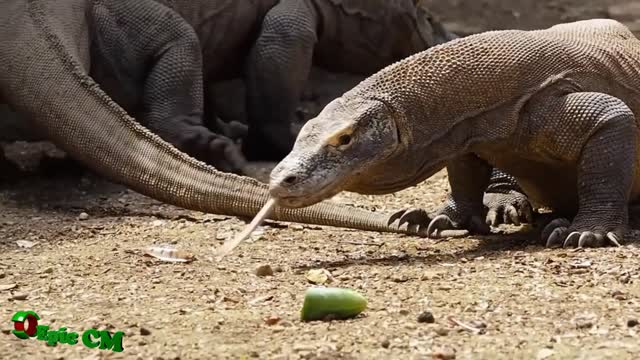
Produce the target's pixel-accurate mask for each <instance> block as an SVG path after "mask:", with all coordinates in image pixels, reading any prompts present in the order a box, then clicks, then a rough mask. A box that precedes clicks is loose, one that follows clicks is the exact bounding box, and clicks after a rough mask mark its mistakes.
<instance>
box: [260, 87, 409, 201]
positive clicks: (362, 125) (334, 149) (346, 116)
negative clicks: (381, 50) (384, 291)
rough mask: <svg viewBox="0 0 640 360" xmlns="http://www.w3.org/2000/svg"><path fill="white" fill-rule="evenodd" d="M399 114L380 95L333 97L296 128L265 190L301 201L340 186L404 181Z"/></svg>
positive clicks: (392, 187) (378, 188) (391, 185)
mask: <svg viewBox="0 0 640 360" xmlns="http://www.w3.org/2000/svg"><path fill="white" fill-rule="evenodd" d="M404 149H406V144H405V143H404V141H403V126H402V124H401V119H400V118H398V117H397V114H395V113H394V112H393V110H392V109H391V108H389V107H388V106H387V105H386V104H385V101H383V100H377V99H362V100H356V101H346V100H345V99H344V98H337V99H335V100H334V101H332V102H330V103H329V104H328V105H327V106H326V107H325V108H324V109H323V110H322V112H321V113H320V114H318V116H317V117H316V118H314V119H311V120H309V121H308V122H307V123H306V124H305V125H304V126H303V127H302V129H301V130H300V132H299V134H298V138H297V140H296V143H295V145H294V147H293V149H292V151H291V152H290V153H289V155H287V157H286V158H285V159H283V160H282V161H281V162H280V163H279V164H278V165H277V166H276V167H275V168H274V169H273V171H272V173H271V184H270V192H271V195H272V196H273V197H275V198H276V199H278V203H279V204H280V205H282V206H286V207H303V206H308V205H310V204H314V203H316V202H318V201H321V200H323V199H326V198H329V197H332V196H333V195H335V194H337V193H339V192H340V191H342V190H347V191H354V192H359V193H366V194H381V193H389V192H394V191H397V190H399V189H400V188H403V187H405V183H404V182H403V181H402V180H403V179H402V173H398V172H397V171H396V169H397V168H399V167H403V166H406V165H404V161H403V156H402V153H403V150H404Z"/></svg>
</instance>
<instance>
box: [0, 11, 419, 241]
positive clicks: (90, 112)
mask: <svg viewBox="0 0 640 360" xmlns="http://www.w3.org/2000/svg"><path fill="white" fill-rule="evenodd" d="M14 1H15V0H14ZM43 1H44V0H26V1H25V0H23V1H21V3H22V4H23V5H21V6H19V7H18V8H19V9H20V11H23V14H24V15H26V16H23V17H22V21H21V20H20V19H21V17H20V16H17V20H16V18H11V17H10V16H7V17H6V18H5V19H4V20H3V21H7V22H8V23H9V25H8V27H7V28H3V27H2V25H0V30H1V31H8V35H7V36H12V35H11V34H12V31H11V27H12V26H15V27H19V29H20V30H21V31H19V32H15V31H14V32H13V35H16V36H17V37H19V39H18V40H17V41H15V43H14V44H13V45H14V46H11V45H12V44H11V41H12V40H13V39H0V40H1V41H0V60H3V61H4V62H5V64H4V65H3V64H1V63H0V85H2V86H1V88H2V90H1V91H2V92H3V94H2V95H4V96H5V98H7V99H9V102H10V103H12V104H13V105H14V106H15V107H16V109H17V110H18V111H21V112H23V113H25V114H27V115H29V116H30V117H31V118H33V119H34V121H35V123H36V126H38V127H40V128H41V129H42V130H43V131H45V132H46V134H47V136H48V137H49V138H50V139H51V140H52V141H54V142H55V143H56V145H58V146H59V147H60V148H62V149H63V150H65V151H66V152H67V153H69V154H70V155H71V156H72V157H74V158H75V159H76V160H78V161H81V162H82V163H84V164H85V165H86V166H88V167H89V168H91V169H93V170H94V171H96V172H97V173H99V174H101V175H103V176H105V177H107V178H109V179H111V180H113V181H116V182H119V183H121V184H124V185H126V186H128V187H130V188H131V189H133V190H135V191H137V192H139V193H141V194H144V195H147V196H149V197H152V198H155V199H157V200H160V201H163V202H166V203H169V204H173V205H177V206H180V207H183V208H187V209H192V210H198V211H203V212H210V213H217V214H224V215H233V216H245V217H251V216H254V215H255V214H257V213H258V211H259V210H260V209H261V207H262V206H263V205H264V204H265V203H266V202H267V200H268V197H269V195H268V190H267V186H266V185H265V184H263V183H261V182H259V181H257V180H254V179H251V178H248V177H242V176H237V175H233V174H228V173H223V172H219V171H216V170H215V169H214V168H212V167H210V166H207V165H205V164H204V163H201V162H199V161H197V160H195V159H193V158H191V157H189V156H187V155H186V154H184V153H182V152H180V151H178V150H177V149H176V148H174V147H173V146H171V145H170V144H169V143H167V142H165V141H163V140H162V139H161V138H160V137H158V136H157V135H155V134H153V133H151V132H149V131H148V130H147V129H146V128H144V127H143V126H141V125H139V124H138V123H137V122H136V121H135V120H134V119H133V118H131V117H130V116H128V115H127V113H126V112H125V111H124V110H123V109H122V108H121V107H120V106H118V105H117V104H116V103H114V102H113V101H112V100H111V99H110V98H109V97H108V96H107V95H106V94H105V93H104V92H103V91H102V90H101V89H100V88H99V86H98V85H97V84H96V83H95V82H94V81H93V79H91V77H89V76H88V75H87V72H86V71H85V70H84V68H83V67H82V65H81V63H80V61H78V60H77V59H76V57H75V56H73V54H74V52H73V51H71V50H73V49H70V48H69V44H70V40H73V38H71V37H65V36H64V35H62V36H61V33H63V34H66V33H68V32H62V31H59V30H58V29H57V28H55V26H52V25H51V23H50V22H49V21H48V18H47V16H50V15H48V12H47V11H46V10H48V9H45V7H44V6H43ZM25 3H26V5H24V4H25ZM14 4H15V2H14ZM51 6H55V5H51ZM9 9H11V7H9ZM13 15H15V14H13ZM1 18H2V16H1V15H0V20H2V19H1ZM12 23H13V24H12ZM54 25H57V24H54ZM76 25H77V24H76ZM55 30H58V31H57V32H56V31H55ZM4 34H5V35H6V34H7V33H6V32H5V33H4ZM5 35H3V33H2V32H0V36H5ZM20 37H21V38H20ZM5 40H7V42H8V44H9V46H7V47H4V46H3V45H2V44H1V43H2V42H5ZM5 44H6V43H5ZM1 47H4V49H3V48H1ZM7 48H10V49H11V48H13V49H11V51H12V52H13V54H15V55H14V57H13V58H12V57H10V56H8V55H7V54H6V51H7ZM5 92H6V93H5ZM0 97H1V96H0ZM270 218H271V219H274V220H283V221H293V222H300V223H309V224H318V225H328V226H337V227H347V228H355V229H361V230H370V231H390V232H401V233H405V232H407V231H406V230H399V229H398V228H396V227H391V226H388V225H387V219H388V217H387V216H385V215H383V214H380V213H375V212H368V211H364V210H360V209H356V208H353V207H346V206H339V205H337V204H333V203H329V202H324V203H319V204H316V205H314V206H310V207H307V208H302V209H287V208H279V207H277V208H276V209H275V211H274V212H273V213H272V215H271V217H270Z"/></svg>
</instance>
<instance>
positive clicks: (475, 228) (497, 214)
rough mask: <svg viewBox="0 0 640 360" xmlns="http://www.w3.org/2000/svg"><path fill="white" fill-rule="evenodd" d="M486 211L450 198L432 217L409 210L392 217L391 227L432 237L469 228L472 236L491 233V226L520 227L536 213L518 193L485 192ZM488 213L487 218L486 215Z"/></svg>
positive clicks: (390, 219) (396, 213)
mask: <svg viewBox="0 0 640 360" xmlns="http://www.w3.org/2000/svg"><path fill="white" fill-rule="evenodd" d="M483 203H484V208H485V209H484V210H485V211H482V210H477V209H474V207H473V206H471V204H461V203H459V202H457V203H454V202H453V201H451V199H450V200H449V201H448V202H447V203H446V204H445V205H444V206H443V207H442V208H441V209H439V210H438V211H437V212H436V214H435V215H434V216H430V215H429V214H428V213H427V212H426V211H425V210H424V209H420V208H410V209H404V210H400V211H397V212H395V213H393V214H392V215H391V216H390V217H389V221H388V222H389V225H390V224H392V223H394V222H395V221H396V220H399V223H398V227H401V226H402V225H404V224H408V225H407V226H408V227H409V228H410V229H411V230H412V232H415V233H417V234H418V235H419V236H426V237H432V236H433V235H434V233H435V234H436V237H437V235H438V234H439V233H440V232H442V231H445V230H456V229H467V230H469V232H471V233H473V234H488V233H489V232H490V227H489V226H498V225H500V224H513V225H516V226H517V225H520V224H521V223H532V222H533V210H532V207H531V205H530V203H529V200H528V199H527V197H526V195H524V194H522V193H520V192H518V191H514V190H512V191H509V192H508V193H486V194H485V195H484V199H483ZM485 213H486V216H484V214H485Z"/></svg>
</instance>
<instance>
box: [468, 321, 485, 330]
mask: <svg viewBox="0 0 640 360" xmlns="http://www.w3.org/2000/svg"><path fill="white" fill-rule="evenodd" d="M469 325H471V326H472V327H474V328H476V329H486V328H487V323H486V322H484V321H482V320H473V321H471V322H470V323H469Z"/></svg>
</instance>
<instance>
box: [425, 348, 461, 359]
mask: <svg viewBox="0 0 640 360" xmlns="http://www.w3.org/2000/svg"><path fill="white" fill-rule="evenodd" d="M431 358H432V359H438V360H453V359H455V358H456V352H455V351H454V350H453V349H439V350H436V351H434V352H432V353H431Z"/></svg>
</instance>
